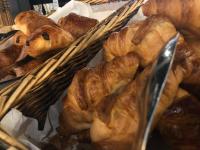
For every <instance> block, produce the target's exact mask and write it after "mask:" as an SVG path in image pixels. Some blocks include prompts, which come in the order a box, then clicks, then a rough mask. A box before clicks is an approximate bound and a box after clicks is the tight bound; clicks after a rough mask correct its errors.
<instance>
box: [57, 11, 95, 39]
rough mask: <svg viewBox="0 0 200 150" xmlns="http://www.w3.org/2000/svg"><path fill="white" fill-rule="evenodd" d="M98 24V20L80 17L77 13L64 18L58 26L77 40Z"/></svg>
mask: <svg viewBox="0 0 200 150" xmlns="http://www.w3.org/2000/svg"><path fill="white" fill-rule="evenodd" d="M97 23H98V21H97V20H96V19H92V18H88V17H83V16H79V15H77V14H75V13H70V14H69V15H68V16H66V17H62V18H60V19H59V21H58V25H59V26H60V27H61V28H63V29H64V30H65V31H67V32H69V33H71V34H72V35H73V36H74V37H76V38H78V37H80V36H82V35H84V34H85V33H86V32H87V31H89V30H90V29H91V28H92V27H94V26H95V25H96V24H97Z"/></svg>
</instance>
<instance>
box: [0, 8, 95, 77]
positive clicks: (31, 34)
mask: <svg viewBox="0 0 200 150" xmlns="http://www.w3.org/2000/svg"><path fill="white" fill-rule="evenodd" d="M97 23H98V21H97V20H96V19H92V18H87V17H83V16H79V15H77V14H75V13H70V14H69V15H68V16H65V17H63V18H60V20H59V22H58V24H56V23H55V22H54V21H53V20H51V19H49V18H47V17H46V16H43V15H41V14H39V13H38V12H35V11H32V10H30V11H25V12H21V13H19V14H18V15H17V16H16V18H15V25H13V28H14V29H15V30H19V31H17V32H16V33H15V34H14V35H13V36H11V37H10V38H9V39H7V40H5V41H2V42H1V43H0V74H1V75H0V81H1V79H2V78H5V77H6V76H10V75H12V76H13V75H14V76H16V77H18V76H23V75H25V74H26V73H27V72H29V71H31V70H32V69H34V68H35V67H36V66H38V65H39V64H41V63H42V62H44V61H45V59H48V58H49V57H51V56H53V55H55V54H56V53H58V52H60V50H62V49H63V48H66V47H68V46H69V45H70V44H71V43H72V42H73V41H75V40H76V39H77V38H79V37H80V36H82V35H84V34H85V33H86V32H88V31H89V30H90V29H91V28H93V27H94V26H95V25H96V24H97ZM26 59H29V61H26ZM32 59H33V60H32ZM34 59H35V60H34ZM24 60H25V61H24ZM38 60H42V62H41V61H38ZM19 64H20V65H19ZM3 80H4V79H3Z"/></svg>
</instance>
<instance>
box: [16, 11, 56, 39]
mask: <svg viewBox="0 0 200 150" xmlns="http://www.w3.org/2000/svg"><path fill="white" fill-rule="evenodd" d="M43 25H51V26H57V25H56V23H55V22H54V21H53V20H51V19H49V18H47V17H45V16H43V15H40V14H39V13H38V12H36V11H32V10H30V11H25V12H21V13H19V14H18V15H17V16H16V18H15V26H14V27H15V29H18V30H20V31H22V32H23V33H24V34H26V35H30V34H31V33H33V32H34V31H35V30H36V29H38V28H40V27H41V26H43Z"/></svg>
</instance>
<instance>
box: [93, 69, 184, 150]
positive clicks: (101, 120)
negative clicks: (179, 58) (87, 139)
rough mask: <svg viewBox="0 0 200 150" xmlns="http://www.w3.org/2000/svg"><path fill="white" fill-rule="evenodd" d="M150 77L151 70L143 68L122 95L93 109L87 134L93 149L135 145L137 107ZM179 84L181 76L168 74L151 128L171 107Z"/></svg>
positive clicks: (126, 148)
mask: <svg viewBox="0 0 200 150" xmlns="http://www.w3.org/2000/svg"><path fill="white" fill-rule="evenodd" d="M179 71H181V70H179ZM179 71H178V70H177V71H176V72H179ZM150 73H151V69H149V67H148V68H146V69H145V70H144V71H143V72H142V73H141V74H139V75H138V77H137V78H136V80H134V81H131V82H130V83H129V84H128V85H127V86H126V87H125V88H124V89H123V90H122V91H119V93H115V94H114V95H111V96H109V97H105V98H104V100H102V101H101V102H100V103H99V105H97V109H96V111H95V113H94V114H95V115H94V120H93V123H92V126H91V130H90V134H91V139H92V141H93V142H94V143H95V144H96V145H97V147H100V149H102V150H115V149H117V150H130V149H131V147H132V144H136V143H133V142H134V141H136V138H137V137H136V136H137V132H138V131H139V128H138V127H139V125H140V124H139V120H140V113H139V110H138V105H137V103H138V101H140V100H141V99H140V94H144V93H141V91H142V89H143V88H144V85H145V82H147V79H148V78H149V75H150ZM181 80H182V74H181V73H180V74H178V73H175V72H174V71H171V72H170V75H169V78H168V80H167V83H166V87H165V89H164V92H163V94H162V96H161V101H160V103H159V104H158V109H157V110H156V113H155V120H154V125H153V126H154V127H155V125H156V124H157V122H158V120H159V119H160V116H161V115H162V114H163V113H164V111H165V110H166V109H167V108H168V107H169V106H170V105H171V104H172V103H173V99H174V97H175V96H176V92H177V90H178V86H179V84H180V82H181Z"/></svg>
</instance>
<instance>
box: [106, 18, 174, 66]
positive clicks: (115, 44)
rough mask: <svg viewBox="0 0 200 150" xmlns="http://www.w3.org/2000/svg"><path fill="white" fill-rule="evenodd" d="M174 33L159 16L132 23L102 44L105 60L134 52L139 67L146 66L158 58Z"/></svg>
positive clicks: (170, 24)
mask: <svg viewBox="0 0 200 150" xmlns="http://www.w3.org/2000/svg"><path fill="white" fill-rule="evenodd" d="M176 33H177V32H176V29H175V27H174V26H173V24H172V23H171V22H170V21H169V20H168V19H167V18H164V17H161V16H152V17H149V18H147V19H146V20H144V21H140V22H138V23H133V24H132V25H130V26H128V27H126V28H124V29H122V30H121V31H120V32H119V33H113V34H112V35H111V36H110V37H109V38H108V40H107V41H106V42H105V44H104V56H105V60H107V61H110V60H112V59H113V58H114V57H116V56H124V55H126V54H127V53H129V52H134V53H136V54H137V55H138V56H139V57H140V62H141V65H142V66H146V65H148V64H149V63H151V62H152V61H153V60H154V59H155V58H156V57H157V56H158V54H159V51H160V49H161V48H162V47H163V46H164V45H165V44H166V43H167V41H169V40H170V38H172V37H173V36H174V35H175V34H176ZM152 39H153V41H152Z"/></svg>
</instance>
